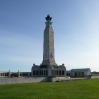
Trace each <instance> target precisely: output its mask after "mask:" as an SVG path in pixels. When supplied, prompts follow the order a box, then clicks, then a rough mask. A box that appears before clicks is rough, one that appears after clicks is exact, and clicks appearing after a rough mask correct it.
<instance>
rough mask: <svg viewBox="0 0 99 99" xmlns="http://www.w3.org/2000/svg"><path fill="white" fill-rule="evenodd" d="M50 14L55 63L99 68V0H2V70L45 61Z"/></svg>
mask: <svg viewBox="0 0 99 99" xmlns="http://www.w3.org/2000/svg"><path fill="white" fill-rule="evenodd" d="M47 14H50V15H51V16H52V22H53V24H52V27H53V30H54V43H55V44H54V45H55V46H54V47H55V61H56V63H57V64H58V65H61V64H62V63H64V64H65V66H66V70H70V69H75V68H90V69H91V71H99V0H0V71H9V70H10V71H18V70H19V71H28V72H30V71H31V68H32V65H33V64H34V63H35V64H36V65H40V64H41V63H42V60H43V33H44V29H45V21H46V20H45V17H46V16H47Z"/></svg>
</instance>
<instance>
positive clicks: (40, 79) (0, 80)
mask: <svg viewBox="0 0 99 99" xmlns="http://www.w3.org/2000/svg"><path fill="white" fill-rule="evenodd" d="M47 81H48V78H47V77H31V78H29V77H20V78H18V77H15V78H0V84H18V83H32V82H47Z"/></svg>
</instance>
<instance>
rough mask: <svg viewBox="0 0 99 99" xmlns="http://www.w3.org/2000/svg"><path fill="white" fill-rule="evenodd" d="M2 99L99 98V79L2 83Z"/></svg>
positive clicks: (0, 88) (0, 89) (0, 94)
mask: <svg viewBox="0 0 99 99" xmlns="http://www.w3.org/2000/svg"><path fill="white" fill-rule="evenodd" d="M0 99H99V79H92V80H80V81H67V82H54V83H52V82H44V83H29V84H11V85H0Z"/></svg>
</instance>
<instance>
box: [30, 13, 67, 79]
mask: <svg viewBox="0 0 99 99" xmlns="http://www.w3.org/2000/svg"><path fill="white" fill-rule="evenodd" d="M45 19H46V22H45V25H46V26H45V30H44V43H43V61H42V63H41V64H40V65H35V64H33V67H32V69H31V73H32V76H33V77H38V76H39V77H42V76H45V77H49V76H56V77H57V76H58V77H65V76H66V68H65V66H64V64H62V65H57V64H56V62H55V55H54V31H53V29H52V22H51V19H52V17H51V16H50V15H47V17H46V18H45Z"/></svg>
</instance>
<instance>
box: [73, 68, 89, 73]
mask: <svg viewBox="0 0 99 99" xmlns="http://www.w3.org/2000/svg"><path fill="white" fill-rule="evenodd" d="M88 69H90V68H79V69H71V71H74V72H79V71H87V70H88Z"/></svg>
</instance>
